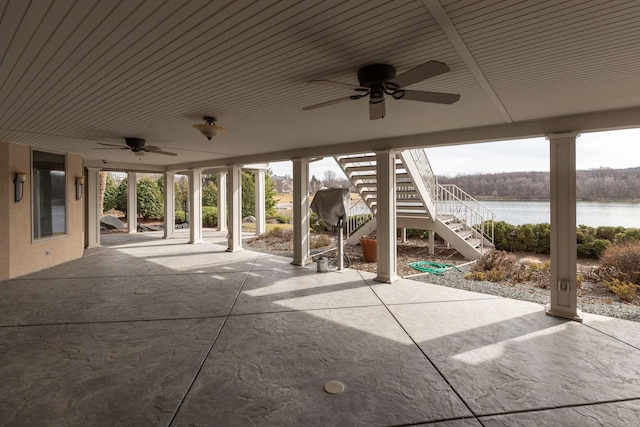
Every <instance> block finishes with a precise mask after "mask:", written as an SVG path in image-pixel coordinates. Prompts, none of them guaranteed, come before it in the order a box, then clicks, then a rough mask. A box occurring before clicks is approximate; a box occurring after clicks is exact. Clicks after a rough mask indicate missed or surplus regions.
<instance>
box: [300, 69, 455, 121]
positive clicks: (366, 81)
mask: <svg viewBox="0 0 640 427" xmlns="http://www.w3.org/2000/svg"><path fill="white" fill-rule="evenodd" d="M449 71H450V69H449V66H447V64H444V63H442V62H438V61H428V62H425V63H424V64H421V65H418V66H417V67H415V68H412V69H411V70H409V71H407V72H405V73H403V74H401V75H399V76H396V69H395V67H393V66H391V65H387V64H371V65H366V66H364V67H362V68H360V69H359V70H358V83H359V84H360V86H354V85H350V84H346V83H340V82H334V81H331V80H311V81H310V82H309V83H314V84H319V85H323V86H331V87H339V88H345V89H351V90H353V91H355V92H356V93H355V94H353V95H351V96H348V97H346V98H338V99H334V100H332V101H325V102H321V103H320V104H315V105H310V106H308V107H304V108H303V110H314V109H316V108H321V107H327V106H329V105H334V104H340V103H342V102H346V101H355V100H358V99H361V98H364V97H366V96H368V97H369V119H370V120H376V119H382V118H384V116H385V105H384V102H385V97H384V96H385V95H389V96H391V97H392V98H393V99H395V100H407V101H420V102H431V103H436V104H453V103H454V102H457V101H458V100H459V99H460V95H457V94H453V93H440V92H426V91H419V90H407V89H404V88H405V87H406V86H410V85H412V84H415V83H418V82H420V81H423V80H426V79H429V78H431V77H435V76H438V75H440V74H444V73H447V72H449Z"/></svg>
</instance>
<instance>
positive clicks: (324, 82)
mask: <svg viewBox="0 0 640 427" xmlns="http://www.w3.org/2000/svg"><path fill="white" fill-rule="evenodd" d="M308 83H313V84H315V85H320V86H329V87H337V88H341V89H359V88H361V87H360V86H355V85H350V84H347V83H340V82H334V81H332V80H310V81H309V82H308ZM363 89H366V88H363Z"/></svg>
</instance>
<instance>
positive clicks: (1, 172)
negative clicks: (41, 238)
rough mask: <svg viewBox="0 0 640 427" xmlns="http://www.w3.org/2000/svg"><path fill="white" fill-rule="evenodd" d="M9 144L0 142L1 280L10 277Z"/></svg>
mask: <svg viewBox="0 0 640 427" xmlns="http://www.w3.org/2000/svg"><path fill="white" fill-rule="evenodd" d="M8 159H9V144H7V143H4V142H0V280H3V279H6V278H8V277H9V221H7V220H6V218H9V206H10V203H13V177H12V176H11V175H12V174H11V169H10V168H9V161H8Z"/></svg>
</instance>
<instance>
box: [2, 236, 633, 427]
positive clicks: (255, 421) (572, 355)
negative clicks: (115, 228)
mask: <svg viewBox="0 0 640 427" xmlns="http://www.w3.org/2000/svg"><path fill="white" fill-rule="evenodd" d="M207 233H208V234H207V236H206V243H203V244H199V245H189V244H187V243H186V242H187V239H186V238H185V237H184V234H182V235H179V237H177V238H175V239H172V240H163V239H161V238H160V234H159V233H144V234H137V235H125V234H111V235H103V236H102V243H103V247H101V248H98V249H92V250H87V251H86V253H85V256H84V257H83V258H81V259H78V260H75V261H72V262H69V263H67V264H64V265H60V266H57V267H54V268H51V269H48V270H44V271H41V272H38V273H35V274H31V275H29V276H24V277H21V278H19V279H14V280H9V281H5V282H0V296H1V298H0V378H2V382H1V385H0V425H2V426H22V425H24V426H37V425H47V426H50V425H65V426H67V425H69V426H93V425H105V426H114V425H127V426H167V425H171V426H201V425H202V426H242V425H248V426H250V425H261V426H269V425H291V426H302V425H305V426H306V425H318V426H350V425H363V426H394V425H437V426H446V427H462V426H481V425H483V426H532V425H535V426H540V425H548V426H595V425H598V426H600V425H606V426H625V427H628V426H632V425H638V422H639V420H640V324H639V323H635V322H629V321H624V320H619V319H612V318H606V317H602V316H596V315H589V314H585V315H584V323H576V322H570V321H564V320H562V319H558V318H553V317H548V316H545V314H544V307H542V306H540V305H537V304H533V303H529V302H522V301H516V300H509V299H504V298H500V297H494V296H490V295H483V294H477V293H472V292H466V291H461V290H456V289H450V288H445V287H440V286H435V285H429V284H425V283H420V282H414V281H410V280H400V281H398V282H397V283H395V284H393V285H388V284H378V283H375V282H374V281H373V280H372V279H373V277H374V275H372V274H369V273H364V272H358V271H355V270H347V271H345V272H343V273H337V272H332V273H317V272H316V271H315V264H312V265H310V266H308V267H295V266H292V265H291V264H290V261H291V260H290V259H288V258H282V257H277V256H272V255H268V254H263V253H257V252H253V251H248V250H245V251H241V252H237V253H227V252H225V246H224V245H222V244H216V242H218V243H222V242H224V235H223V234H220V233H216V232H207ZM332 380H337V381H340V382H342V383H343V384H344V385H345V390H344V392H343V393H339V394H328V393H326V392H325V391H324V389H323V387H324V385H325V383H327V382H328V381H332Z"/></svg>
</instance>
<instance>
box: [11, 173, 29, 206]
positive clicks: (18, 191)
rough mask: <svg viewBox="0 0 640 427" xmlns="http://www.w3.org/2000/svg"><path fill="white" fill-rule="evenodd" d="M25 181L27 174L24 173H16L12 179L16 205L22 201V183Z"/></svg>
mask: <svg viewBox="0 0 640 427" xmlns="http://www.w3.org/2000/svg"><path fill="white" fill-rule="evenodd" d="M26 181H27V174H26V173H24V172H16V177H15V178H14V179H13V183H14V184H15V185H16V199H15V200H16V203H18V202H19V201H20V200H22V195H23V194H24V183H25V182H26Z"/></svg>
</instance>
